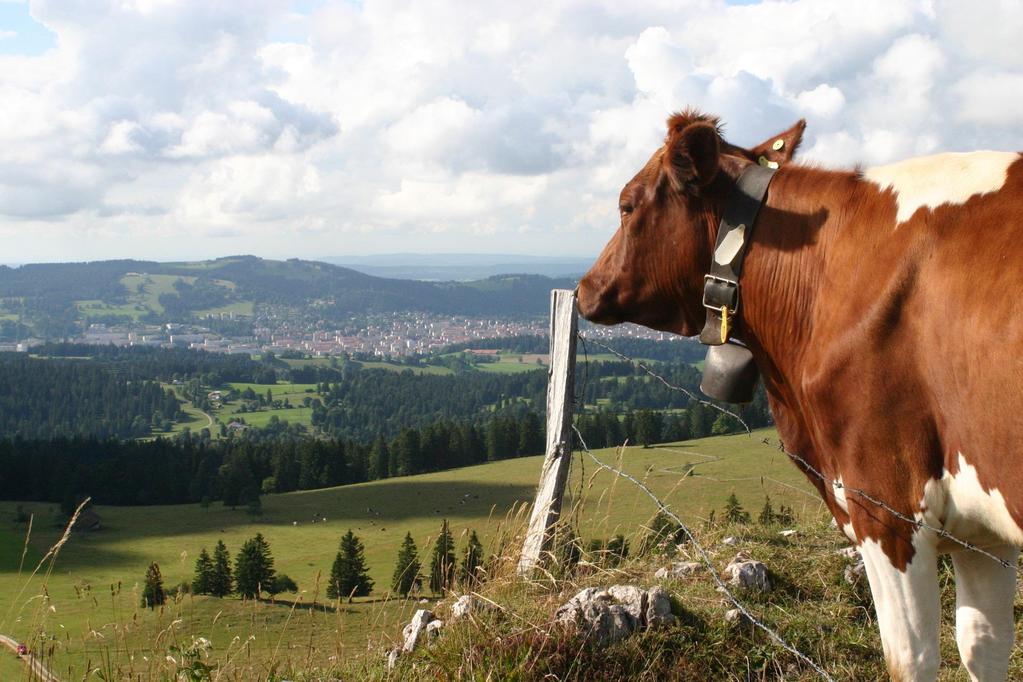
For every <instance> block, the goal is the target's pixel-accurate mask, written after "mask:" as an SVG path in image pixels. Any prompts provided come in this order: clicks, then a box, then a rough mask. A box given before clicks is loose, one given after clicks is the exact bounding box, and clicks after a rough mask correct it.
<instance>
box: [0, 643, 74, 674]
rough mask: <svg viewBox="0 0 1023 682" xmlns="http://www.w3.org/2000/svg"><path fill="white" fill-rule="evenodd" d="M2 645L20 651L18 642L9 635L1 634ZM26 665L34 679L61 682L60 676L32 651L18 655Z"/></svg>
mask: <svg viewBox="0 0 1023 682" xmlns="http://www.w3.org/2000/svg"><path fill="white" fill-rule="evenodd" d="M0 645H2V646H6V647H7V648H8V649H10V650H11V651H13V652H14V653H16V654H17V653H18V642H17V641H16V640H14V639H12V638H10V637H8V636H7V635H0ZM18 658H20V659H21V660H22V661H24V662H25V665H27V666H28V667H29V669H30V670H31V671H32V679H33V680H42V682H60V678H58V677H57V676H55V675H54V674H53V673H51V672H50V671H49V670H48V669H47V668H46V666H45V665H43V663H42V661H40V660H39V659H38V658H36V657H35V656H33V655H32V654H31V653H29V654H26V655H24V656H18Z"/></svg>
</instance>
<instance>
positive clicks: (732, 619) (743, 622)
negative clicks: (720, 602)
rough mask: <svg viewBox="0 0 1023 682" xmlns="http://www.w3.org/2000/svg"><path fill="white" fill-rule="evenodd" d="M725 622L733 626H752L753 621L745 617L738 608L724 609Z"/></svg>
mask: <svg viewBox="0 0 1023 682" xmlns="http://www.w3.org/2000/svg"><path fill="white" fill-rule="evenodd" d="M725 622H726V623H728V624H729V625H733V626H741V627H752V626H753V621H751V620H750V619H749V618H747V617H746V614H744V613H743V612H742V611H740V610H739V609H729V610H728V611H725Z"/></svg>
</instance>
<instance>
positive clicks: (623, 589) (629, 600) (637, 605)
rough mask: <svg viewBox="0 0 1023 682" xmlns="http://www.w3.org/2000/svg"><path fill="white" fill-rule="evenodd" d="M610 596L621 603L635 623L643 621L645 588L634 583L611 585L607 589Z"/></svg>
mask: <svg viewBox="0 0 1023 682" xmlns="http://www.w3.org/2000/svg"><path fill="white" fill-rule="evenodd" d="M607 593H608V594H610V595H611V598H612V599H614V600H615V601H616V602H618V603H619V604H621V605H622V607H624V609H625V610H626V611H627V612H628V613H629V615H630V616H632V619H633V620H635V621H636V623H637V624H638V623H640V622H642V621H643V616H644V612H645V611H646V590H641V589H639V588H638V587H636V586H635V585H612V586H611V587H609V588H608V589H607Z"/></svg>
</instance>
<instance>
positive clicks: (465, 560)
mask: <svg viewBox="0 0 1023 682" xmlns="http://www.w3.org/2000/svg"><path fill="white" fill-rule="evenodd" d="M482 562H483V545H482V544H481V543H480V539H479V538H478V537H476V531H472V532H471V533H470V534H469V544H468V545H467V546H466V548H465V555H464V556H463V557H462V566H461V569H460V570H459V572H458V580H459V582H461V583H462V585H463V586H466V587H472V586H474V585H476V583H477V582H478V581H479V579H480V564H481V563H482Z"/></svg>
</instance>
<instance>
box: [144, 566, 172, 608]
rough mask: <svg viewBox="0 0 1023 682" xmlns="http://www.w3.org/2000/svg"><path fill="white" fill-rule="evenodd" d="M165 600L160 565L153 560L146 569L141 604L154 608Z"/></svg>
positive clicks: (165, 595)
mask: <svg viewBox="0 0 1023 682" xmlns="http://www.w3.org/2000/svg"><path fill="white" fill-rule="evenodd" d="M166 601H167V594H166V593H165V592H164V591H163V576H162V575H160V565H159V564H158V563H156V562H155V561H154V562H153V563H151V564H149V568H147V569H146V582H145V585H144V586H143V588H142V606H146V607H149V608H151V609H155V608H156V607H157V606H163V604H164V602H166Z"/></svg>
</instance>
